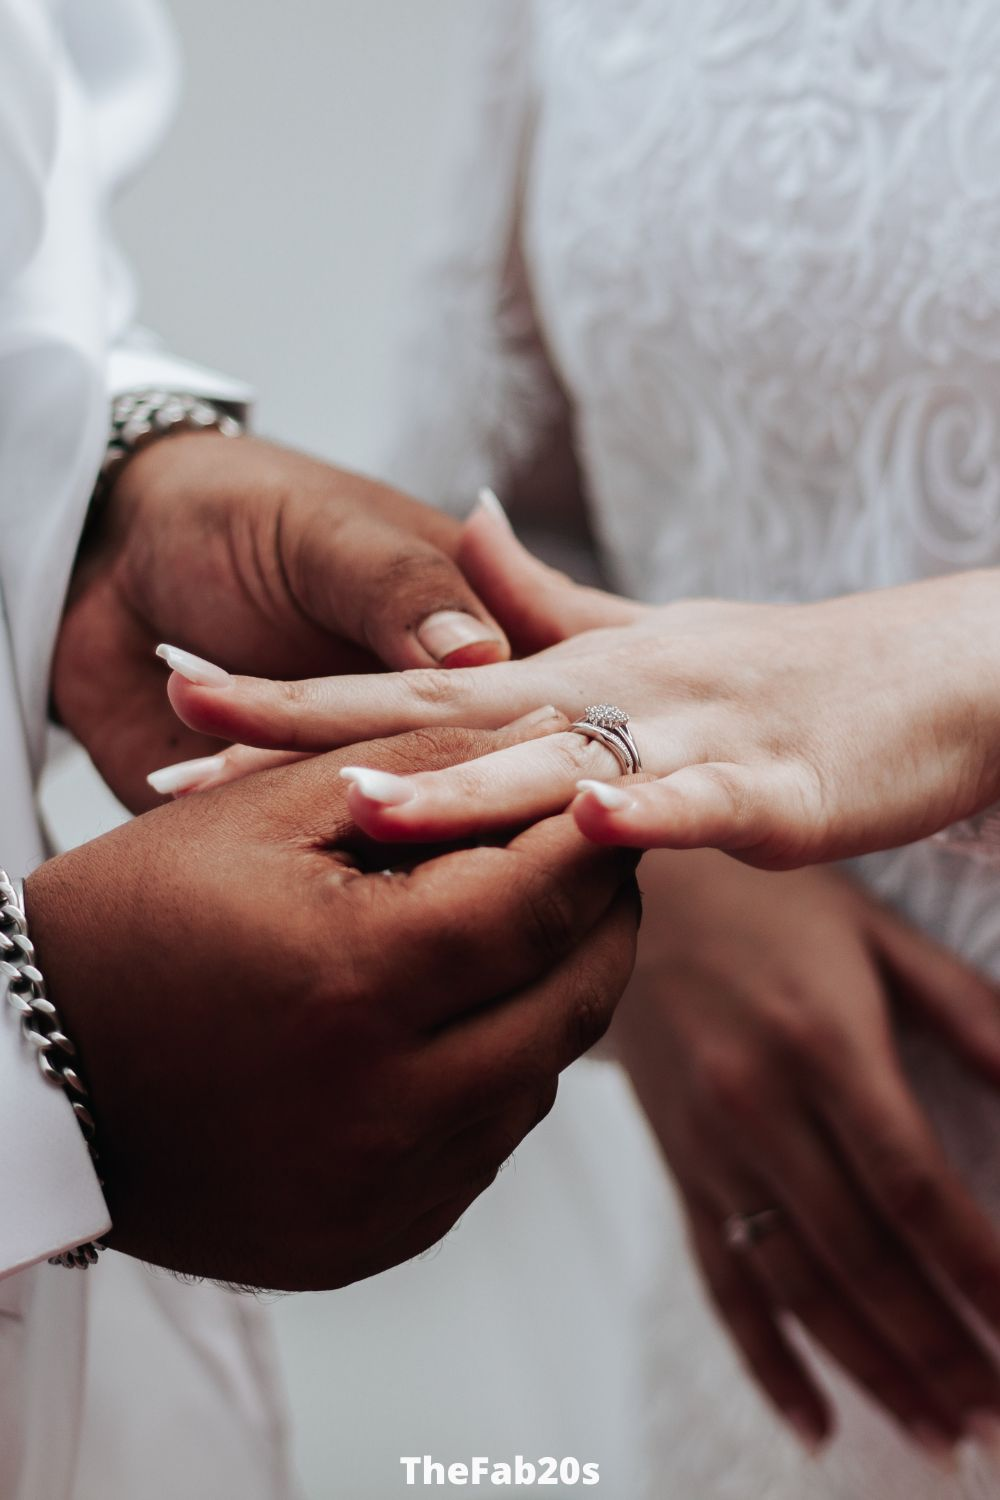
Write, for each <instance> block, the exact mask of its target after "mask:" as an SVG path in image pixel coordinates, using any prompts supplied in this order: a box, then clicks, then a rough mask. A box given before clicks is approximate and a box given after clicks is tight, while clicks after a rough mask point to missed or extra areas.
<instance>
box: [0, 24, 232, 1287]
mask: <svg viewBox="0 0 1000 1500" xmlns="http://www.w3.org/2000/svg"><path fill="white" fill-rule="evenodd" d="M175 93H176V65H175V57H174V54H173V50H172V45H171V39H170V34H169V31H168V29H167V26H166V23H165V22H164V19H163V16H162V13H161V11H160V10H159V8H158V6H157V5H156V4H155V0H88V4H87V5H86V6H61V7H55V6H51V7H50V6H39V5H37V4H35V3H34V0H0V203H2V204H3V205H4V208H3V215H2V221H3V222H2V225H0V538H2V546H0V606H2V615H0V749H2V752H3V756H4V775H3V777H2V778H0V864H2V865H3V866H4V867H5V868H6V869H7V870H8V871H9V873H10V874H12V875H26V874H28V873H30V871H31V870H32V869H33V868H34V867H35V866H36V865H37V864H39V863H40V862H41V861H42V859H43V858H44V857H45V852H46V851H45V846H44V841H43V838H42V834H41V830H40V827H39V824H38V819H37V814H36V809H35V795H34V793H35V788H34V780H35V777H36V776H37V774H38V771H39V768H40V766H41V762H42V757H43V747H44V741H45V726H46V718H47V706H48V695H49V676H50V663H51V657H52V651H53V645H54V642H55V639H56V635H57V631H58V627H59V620H60V617H61V614H62V607H63V599H64V596H65V591H66V587H67V583H68V580H69V577H70V574H71V571H72V566H73V558H74V555H75V552H76V547H77V542H78V538H79V535H80V530H81V528H82V525H83V522H84V518H85V516H86V512H87V504H88V500H89V497H90V494H91V493H92V490H93V486H94V482H95V479H96V477H97V474H98V471H99V468H100V463H101V459H102V456H103V452H104V447H105V445H106V442H107V438H108V421H109V401H110V397H111V396H112V395H113V394H115V393H117V392H118V391H121V390H123V389H131V388H134V387H135V386H170V387H171V388H177V387H178V386H183V387H184V388H185V389H191V390H192V391H193V393H195V394H204V395H206V396H210V397H214V398H215V399H218V400H220V401H226V402H228V403H230V404H232V405H233V406H234V407H239V406H241V405H242V403H243V402H244V401H245V399H246V391H245V388H244V387H242V386H240V385H239V384H238V383H237V382H234V381H228V380H226V379H225V378H224V377H221V376H216V375H213V374H211V373H210V372H206V371H203V370H200V369H196V368H195V367H193V366H191V365H188V364H186V363H185V362H184V361H178V360H175V359H174V358H173V357H172V356H170V355H168V354H167V353H165V352H164V351H163V350H161V349H159V348H157V347H155V346H154V345H153V344H152V343H151V341H150V340H148V339H143V338H142V337H141V336H138V335H136V334H135V333H134V332H131V331H130V330H131V329H132V325H133V322H134V316H133V303H134V297H133V293H132V286H131V280H130V277H129V275H128V272H127V269H126V268H125V267H124V265H123V264H122V262H121V261H120V259H119V257H118V255H117V253H116V251H115V249H114V247H113V245H112V242H111V237H110V234H109V228H108V205H109V203H110V201H111V199H112V198H113V196H114V193H115V190H116V188H117V187H118V186H119V184H120V183H121V182H122V181H123V180H124V179H125V178H126V177H127V176H128V175H130V174H131V173H132V172H133V171H134V170H136V169H137V168H138V166H139V165H140V164H141V162H142V161H143V160H144V159H145V157H146V156H147V155H148V153H149V151H150V150H151V149H152V148H153V146H154V145H155V144H156V143H157V141H158V139H159V137H160V135H161V133H162V131H163V129H164V127H165V125H166V122H167V120H168V118H169V115H170V113H171V109H172V104H173V99H174V96H175ZM29 907H30V902H29ZM28 916H29V926H30V917H31V914H30V909H29V914H28ZM39 957H40V963H41V967H42V969H43V972H44V964H45V958H44V953H43V954H40V955H39ZM95 1106H96V1112H97V1116H98V1124H99V1123H100V1101H99V1100H98V1101H95ZM107 1227H108V1213H107V1208H106V1206H105V1203H104V1199H103V1195H102V1193H101V1189H100V1184H99V1182H98V1179H97V1175H96V1173H95V1171H94V1168H93V1166H92V1164H91V1162H90V1158H89V1154H88V1152H87V1148H86V1144H85V1142H84V1139H83V1136H82V1134H81V1132H80V1130H79V1127H78V1125H77V1122H76V1119H75V1117H74V1115H73V1113H72V1110H71V1108H70V1105H69V1103H68V1101H67V1099H66V1098H65V1097H64V1095H63V1094H62V1093H61V1091H59V1090H57V1089H56V1088H54V1087H52V1086H51V1085H50V1084H48V1083H46V1082H45V1080H44V1079H43V1078H42V1077H41V1075H40V1073H39V1072H38V1068H37V1065H36V1062H35V1059H34V1055H33V1050H32V1049H31V1047H30V1046H29V1045H28V1044H27V1043H26V1041H25V1040H24V1038H23V1037H22V1035H21V1031H20V1027H19V1024H18V1022H17V1018H16V1016H15V1015H14V1013H13V1012H12V1011H11V1010H10V1008H9V1007H8V1006H7V1005H6V1003H5V1002H2V1001H0V1276H6V1275H9V1274H11V1273H12V1272H14V1271H17V1270H20V1269H21V1268H22V1267H24V1266H27V1265H29V1264H31V1263H33V1262H36V1261H41V1260H44V1259H46V1258H47V1257H48V1256H51V1255H54V1254H57V1253H59V1252H61V1251H63V1250H66V1249H69V1248H71V1247H72V1246H74V1245H77V1244H80V1243H83V1242H85V1241H87V1240H91V1239H94V1238H95V1237H98V1236H99V1235H101V1234H102V1233H103V1232H104V1231H105V1230H106V1229H107ZM65 1274H67V1275H68V1274H69V1273H68V1272H67V1273H65Z"/></svg>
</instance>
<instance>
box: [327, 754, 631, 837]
mask: <svg viewBox="0 0 1000 1500" xmlns="http://www.w3.org/2000/svg"><path fill="white" fill-rule="evenodd" d="M620 771H621V767H620V766H619V765H618V762H617V761H616V759H615V757H614V755H612V753H611V751H610V750H608V749H606V748H605V747H604V746H603V745H601V744H598V743H597V742H596V741H594V740H589V739H586V738H585V737H584V736H583V735H581V734H576V733H571V732H567V733H562V734H550V735H546V736H545V737H543V738H540V739H535V740H533V741H531V742H530V743H528V744H519V745H514V746H511V747H509V748H506V749H501V750H497V751H495V752H493V753H492V754H490V755H486V756H483V757H482V759H480V760H473V761H466V762H463V763H462V764H461V765H456V766H451V767H448V768H447V769H446V770H443V771H427V772H421V773H419V774H417V775H415V776H407V777H387V776H386V775H385V774H384V773H382V772H378V771H375V772H373V771H372V770H371V769H370V768H368V767H366V766H364V764H363V762H362V763H361V764H359V765H357V766H350V767H346V768H345V769H344V771H343V772H342V773H341V774H342V775H343V776H344V777H345V779H346V780H348V781H350V782H351V783H352V786H351V794H350V806H351V811H352V812H353V814H354V816H355V818H356V819H357V821H358V823H359V825H360V826H361V827H362V828H363V829H364V830H365V832H366V833H368V834H370V835H371V837H372V838H376V839H381V840H383V841H384V842H386V843H394V842H396V841H413V840H416V841H418V842H426V841H429V840H434V839H456V838H466V837H468V836H470V835H477V834H483V833H487V832H489V831H491V830H495V829H498V828H510V827H512V826H514V825H517V824H521V823H528V822H533V821H535V820H537V819H538V818H543V817H547V816H549V815H550V814H552V813H556V812H561V811H562V810H563V809H564V808H565V807H566V805H567V804H568V803H569V802H571V801H572V799H573V795H574V791H575V788H576V783H577V782H578V781H579V780H580V778H581V777H614V776H618V775H619V774H620Z"/></svg>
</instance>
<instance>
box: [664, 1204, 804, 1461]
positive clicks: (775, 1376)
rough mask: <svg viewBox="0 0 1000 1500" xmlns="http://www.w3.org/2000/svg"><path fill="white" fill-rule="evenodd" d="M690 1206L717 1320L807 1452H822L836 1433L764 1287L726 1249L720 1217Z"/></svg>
mask: <svg viewBox="0 0 1000 1500" xmlns="http://www.w3.org/2000/svg"><path fill="white" fill-rule="evenodd" d="M686 1206H687V1214H688V1223H689V1228H690V1235H691V1242H692V1245H693V1247H694V1251H695V1254H696V1255H697V1257H698V1261H699V1264H700V1266H701V1270H702V1275H703V1277H704V1280H705V1283H706V1287H707V1290H708V1294H709V1297H710V1298H711V1301H712V1303H713V1305H714V1307H715V1310H716V1312H717V1313H718V1315H719V1318H720V1319H721V1321H722V1323H723V1325H724V1327H725V1328H726V1329H727V1330H728V1332H729V1335H730V1337H731V1338H732V1339H733V1341H734V1343H735V1344H736V1347H737V1349H738V1350H739V1352H740V1354H741V1355H742V1356H743V1359H744V1360H745V1362H746V1364H747V1367H748V1368H749V1371H750V1373H751V1375H752V1376H753V1378H754V1379H755V1380H756V1382H757V1384H758V1386H759V1387H760V1389H761V1390H762V1391H763V1393H764V1395H765V1396H767V1397H768V1399H769V1400H770V1401H771V1402H772V1403H773V1405H774V1407H775V1409H776V1410H777V1412H778V1415H779V1416H780V1417H781V1418H782V1419H783V1420H784V1421H785V1422H787V1423H788V1425H789V1426H790V1427H791V1429H792V1431H793V1432H794V1433H795V1435H796V1436H797V1437H798V1438H799V1440H800V1441H801V1442H803V1443H805V1445H806V1447H807V1448H809V1449H811V1450H812V1449H815V1448H818V1447H819V1446H820V1445H821V1444H822V1443H823V1442H824V1441H825V1440H826V1438H827V1437H828V1436H829V1435H830V1432H831V1430H832V1427H833V1422H832V1419H831V1416H830V1411H829V1408H828V1406H827V1403H826V1400H825V1398H824V1396H823V1395H822V1393H821V1391H820V1389H819V1387H818V1386H817V1384H816V1382H815V1381H814V1380H813V1378H812V1376H811V1375H810V1373H809V1371H808V1369H807V1368H806V1366H805V1364H804V1362H803V1360H802V1359H801V1357H800V1356H799V1354H798V1353H797V1352H796V1350H795V1349H794V1348H793V1346H792V1344H791V1343H790V1342H789V1340H788V1339H787V1338H786V1336H785V1334H784V1333H783V1331H782V1329H781V1326H780V1324H779V1322H778V1320H777V1317H776V1316H775V1313H774V1311H773V1309H772V1308H771V1306H770V1305H769V1303H768V1300H767V1298H766V1297H765V1296H764V1294H763V1292H762V1291H761V1289H760V1287H759V1286H758V1285H757V1283H756V1282H755V1281H754V1279H753V1277H752V1276H751V1275H750V1273H749V1271H748V1270H747V1268H746V1267H745V1266H744V1265H743V1263H742V1261H740V1260H738V1259H737V1257H736V1256H734V1255H733V1254H732V1253H731V1252H730V1251H729V1250H727V1249H726V1246H725V1244H724V1242H723V1238H722V1234H721V1231H720V1228H719V1223H718V1221H717V1219H716V1217H714V1216H713V1214H712V1213H711V1211H710V1210H709V1209H708V1208H707V1207H705V1206H704V1205H703V1204H701V1203H696V1202H695V1201H694V1200H693V1199H691V1198H688V1199H687V1200H686Z"/></svg>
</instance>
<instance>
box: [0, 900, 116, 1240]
mask: <svg viewBox="0 0 1000 1500" xmlns="http://www.w3.org/2000/svg"><path fill="white" fill-rule="evenodd" d="M0 983H2V985H3V987H4V990H5V992H6V996H7V1002H8V1004H9V1005H10V1006H11V1007H12V1008H13V1009H14V1010H15V1011H16V1013H17V1015H18V1016H19V1017H20V1021H21V1030H22V1032H23V1033H24V1036H25V1037H26V1038H27V1040H28V1041H29V1042H30V1043H31V1045H32V1047H33V1048H34V1051H35V1057H36V1059H37V1061H38V1066H39V1069H40V1071H41V1074H42V1077H43V1078H44V1079H45V1081H46V1083H50V1084H52V1085H53V1086H54V1087H55V1088H58V1089H62V1090H63V1092H64V1093H65V1094H66V1096H67V1098H68V1099H69V1101H70V1103H71V1104H72V1106H73V1113H74V1114H75V1115H76V1118H77V1121H78V1122H79V1125H80V1129H81V1130H82V1131H83V1137H84V1140H85V1141H86V1142H87V1146H88V1148H89V1150H90V1156H91V1160H92V1161H93V1163H94V1165H95V1166H97V1145H96V1136H97V1127H96V1126H95V1124H94V1117H93V1115H92V1113H91V1110H90V1095H89V1094H88V1092H87V1087H86V1085H85V1084H84V1082H83V1079H82V1078H81V1077H80V1075H79V1073H78V1072H77V1070H76V1068H75V1067H74V1062H75V1059H76V1048H75V1047H74V1046H73V1043H72V1042H71V1041H70V1039H69V1037H68V1036H67V1035H66V1033H65V1031H64V1030H63V1027H62V1022H61V1020H60V1018H59V1012H58V1011H57V1010H56V1008H55V1006H54V1005H53V1004H52V1001H51V1000H50V999H49V998H48V996H47V995H46V993H45V980H44V978H43V977H42V972H41V970H40V969H39V967H38V965H37V964H36V963H35V946H34V944H33V943H32V941H31V939H30V938H29V936H28V922H27V918H26V917H25V914H24V900H23V897H22V896H21V894H20V893H19V890H18V887H17V886H15V884H14V882H13V881H12V880H11V879H10V877H9V876H8V875H7V872H6V871H5V870H0ZM98 1177H100V1171H98ZM102 1185H103V1184H102ZM104 1249H106V1246H105V1245H104V1244H103V1243H102V1242H101V1241H100V1240H90V1241H88V1242H87V1244H85V1245H77V1246H76V1247H75V1248H74V1249H73V1250H67V1251H65V1252H64V1253H63V1254H62V1255H53V1256H51V1257H50V1259H49V1264H50V1265H53V1266H67V1267H71V1268H76V1267H79V1268H81V1269H82V1268H84V1267H86V1266H92V1265H94V1264H96V1261H97V1257H98V1255H100V1253H101V1251H102V1250H104Z"/></svg>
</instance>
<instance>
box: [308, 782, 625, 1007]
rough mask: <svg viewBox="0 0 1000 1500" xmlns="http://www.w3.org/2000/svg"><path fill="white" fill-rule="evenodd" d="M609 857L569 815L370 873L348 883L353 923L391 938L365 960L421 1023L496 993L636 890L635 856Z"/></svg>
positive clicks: (571, 946)
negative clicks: (358, 884)
mask: <svg viewBox="0 0 1000 1500" xmlns="http://www.w3.org/2000/svg"><path fill="white" fill-rule="evenodd" d="M293 769H295V768H293ZM588 851H590V852H588ZM594 855H596V856H597V857H596V858H595V857H594ZM608 856H609V851H607V850H597V849H596V847H595V846H594V845H588V843H587V841H586V840H585V839H583V838H581V837H580V834H579V833H578V831H577V829H576V828H575V827H574V826H573V822H572V819H570V818H568V817H561V818H551V819H549V820H548V821H547V822H545V823H540V824H538V825H537V826H536V827H534V828H531V829H529V830H528V831H527V832H526V833H524V834H521V835H520V836H519V837H517V838H515V839H514V840H513V841H512V842H511V843H510V844H509V845H507V846H506V847H498V848H496V847H486V848H478V849H467V850H459V851H457V852H455V853H452V854H445V855H442V856H440V857H439V858H437V859H431V860H428V861H427V862H426V863H424V864H420V865H418V866H417V867H416V868H415V869H414V870H412V871H411V872H410V873H409V874H406V875H398V876H395V877H393V878H391V879H384V880H378V881H377V882H375V883H373V882H372V881H367V882H365V883H364V884H365V886H366V889H364V890H356V891H355V900H356V902H357V905H358V919H359V920H364V917H365V915H366V912H367V913H368V914H371V915H372V916H373V918H374V920H375V922H376V925H377V926H378V927H379V930H389V931H392V933H393V934H394V942H393V945H392V948H391V949H390V950H386V949H384V948H382V949H379V948H378V947H377V945H376V948H375V950H374V951H373V953H372V955H371V960H370V961H371V963H373V964H375V965H383V966H385V967H386V968H387V969H388V970H389V974H387V975H384V976H382V978H381V982H382V983H383V985H389V983H390V981H391V978H392V976H394V975H395V976H396V978H397V988H398V989H399V1004H400V1010H401V1013H402V1014H404V1015H405V1016H406V1017H407V1019H408V1021H410V1022H411V1023H415V1024H417V1025H418V1026H421V1027H423V1028H435V1027H438V1026H441V1025H443V1024H445V1023H446V1022H449V1021H453V1020H456V1019H458V1018H460V1017H462V1016H463V1015H465V1014H467V1013H468V1012H469V1011H472V1010H475V1009H476V1008H478V1007H481V1006H482V1005H484V1004H492V1003H494V1002H496V1001H500V1000H501V997H503V996H505V995H508V994H512V993H516V992H517V991H519V990H521V989H522V988H523V987H524V986H525V985H527V984H531V983H533V982H535V981H536V980H538V979H540V978H541V977H542V976H543V975H545V974H547V973H549V972H550V971H552V970H553V969H555V968H556V967H557V966H558V965H559V964H560V963H561V962H562V961H563V960H564V959H565V958H566V957H567V956H568V955H569V954H571V953H573V952H574V951H575V949H576V948H577V947H578V945H579V944H580V943H581V941H582V940H583V938H584V937H585V936H586V934H587V933H588V932H589V931H590V930H591V929H592V928H593V927H594V926H595V924H596V923H597V922H599V921H600V919H601V917H602V916H603V915H604V914H605V912H607V910H608V909H609V907H610V906H612V905H613V903H614V902H615V901H616V899H617V897H618V896H619V893H620V892H621V891H622V890H623V889H624V890H626V891H627V892H628V894H629V898H630V899H633V898H634V890H635V887H634V871H635V858H634V856H633V855H632V854H631V852H630V851H625V850H616V851H615V857H614V858H609V857H608ZM352 889H354V888H352ZM636 915H637V914H636ZM634 920H635V918H634ZM399 953H405V954H406V965H405V974H400V973H399V967H400V966H399V957H398V955H399ZM400 979H403V980H405V982H404V983H403V984H402V985H400V984H399V980H400Z"/></svg>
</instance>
